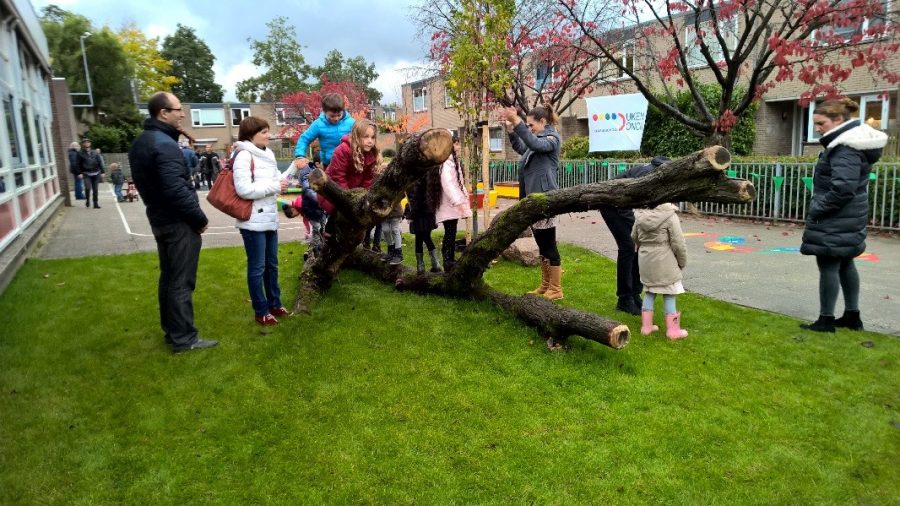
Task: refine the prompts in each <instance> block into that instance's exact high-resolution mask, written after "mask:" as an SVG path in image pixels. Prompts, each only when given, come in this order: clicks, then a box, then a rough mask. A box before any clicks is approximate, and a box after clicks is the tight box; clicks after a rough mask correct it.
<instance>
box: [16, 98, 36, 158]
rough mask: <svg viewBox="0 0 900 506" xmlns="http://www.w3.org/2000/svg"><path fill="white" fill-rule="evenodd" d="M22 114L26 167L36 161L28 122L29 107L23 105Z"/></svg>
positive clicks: (20, 111)
mask: <svg viewBox="0 0 900 506" xmlns="http://www.w3.org/2000/svg"><path fill="white" fill-rule="evenodd" d="M19 113H20V114H21V118H20V119H21V120H22V127H23V128H24V129H25V132H24V133H25V135H24V136H23V137H24V138H23V139H22V142H23V143H24V144H25V159H24V162H25V165H29V164H31V163H33V162H34V161H35V159H34V144H32V143H31V123H29V122H28V105H26V104H24V103H23V104H22V108H21V109H20V110H19Z"/></svg>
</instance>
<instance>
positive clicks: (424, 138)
mask: <svg viewBox="0 0 900 506" xmlns="http://www.w3.org/2000/svg"><path fill="white" fill-rule="evenodd" d="M451 149H452V144H451V139H450V135H449V134H448V133H447V132H446V131H444V130H440V129H435V130H429V131H427V132H425V133H422V134H417V135H414V136H412V137H411V138H410V139H409V140H408V141H407V142H406V143H405V144H404V145H403V146H402V147H401V149H400V152H399V153H398V155H397V158H395V159H394V160H393V161H392V162H391V164H390V165H389V166H388V168H387V170H386V171H385V173H384V174H383V175H382V176H381V177H380V178H379V179H378V180H377V181H376V182H375V183H374V184H373V185H372V188H371V189H370V190H369V191H368V192H364V191H362V190H352V191H347V190H343V189H341V188H339V187H338V186H337V185H336V184H334V182H332V181H329V180H328V178H327V177H326V176H325V175H324V174H323V173H322V172H321V171H317V172H316V173H315V174H314V176H313V177H312V178H311V181H310V182H311V183H312V185H313V187H314V188H315V189H316V190H317V191H319V193H320V194H322V195H323V196H325V197H326V198H328V199H329V200H331V201H332V202H333V203H335V205H336V208H337V212H336V213H335V215H334V216H332V217H331V218H330V220H329V221H330V222H329V232H330V236H329V237H328V238H327V240H326V242H325V246H324V248H323V252H322V254H321V255H319V256H318V257H317V258H313V259H311V260H310V261H307V262H306V263H305V265H304V267H303V271H302V273H301V275H300V281H301V282H300V291H299V293H298V296H297V300H296V302H295V304H294V311H295V312H303V313H309V312H310V311H311V310H312V307H313V304H314V302H315V301H316V299H317V298H318V297H319V296H320V294H321V293H322V292H323V291H324V290H327V289H328V288H329V287H330V286H331V283H332V282H333V280H334V277H335V276H336V275H337V272H338V271H339V270H340V269H341V268H342V267H343V266H348V267H356V268H359V269H362V270H364V271H366V272H368V273H370V274H372V275H374V276H375V277H377V278H379V279H382V280H383V281H386V282H389V283H392V284H394V286H396V287H397V288H398V289H400V290H411V291H416V292H421V293H432V294H437V295H444V296H452V297H466V298H474V299H481V300H490V301H492V302H494V303H495V304H498V305H500V306H501V307H503V308H504V309H506V310H507V311H510V312H512V313H514V314H516V315H517V316H518V317H519V318H521V319H522V320H524V321H525V322H527V323H529V324H530V325H532V326H535V327H537V328H538V329H539V330H540V331H541V332H542V333H543V334H544V335H545V336H548V337H553V338H556V339H564V338H566V337H568V336H570V335H581V336H583V337H586V338H588V339H591V340H594V341H597V342H600V343H603V344H605V345H607V346H611V347H613V348H616V349H619V348H621V347H623V346H625V344H627V342H628V338H629V335H630V334H629V330H628V328H627V326H625V325H622V324H621V323H619V322H616V321H613V320H609V319H607V318H604V317H601V316H598V315H593V314H590V313H584V312H581V311H577V310H573V309H568V308H563V307H560V306H558V305H555V304H553V303H552V302H549V301H547V300H545V299H542V298H540V297H535V296H530V295H529V296H519V297H517V296H513V295H509V294H505V293H502V292H498V291H496V290H494V289H493V288H491V287H490V286H488V285H486V284H485V283H484V281H483V279H482V276H483V275H484V271H485V269H487V267H488V266H489V265H490V263H491V261H492V260H494V259H495V258H496V257H497V256H499V255H500V253H501V252H502V251H503V250H504V249H505V248H506V247H507V246H509V245H510V244H511V243H512V242H513V241H514V240H515V239H516V238H517V237H518V236H519V235H520V234H521V233H522V232H523V231H524V230H525V229H526V228H528V227H529V226H530V225H531V224H532V223H534V222H536V221H538V220H541V219H546V218H549V217H552V216H556V215H559V214H564V213H571V212H582V211H589V210H592V209H597V208H599V207H600V206H603V205H611V206H615V207H623V208H628V207H652V206H656V205H658V204H660V203H663V202H680V201H692V202H719V203H729V204H742V203H748V202H750V201H751V200H752V199H753V197H754V193H755V191H754V188H753V185H752V184H751V183H750V182H749V181H746V180H738V179H729V178H728V177H726V176H725V169H727V168H728V167H729V166H730V163H731V156H730V154H729V153H728V151H727V150H726V149H725V148H722V147H720V146H714V147H711V148H707V149H705V150H703V151H699V152H697V153H694V154H693V155H690V156H687V157H684V158H680V159H678V160H673V161H671V162H669V163H667V164H665V165H663V166H662V167H659V168H657V169H655V170H654V171H652V172H651V173H650V174H649V175H647V176H644V177H642V178H637V179H617V180H611V181H604V182H602V183H595V184H590V185H582V186H576V187H574V188H567V189H562V190H554V191H551V192H547V193H541V194H532V195H530V196H529V197H528V198H525V199H523V200H521V201H519V202H518V203H517V204H516V205H514V206H512V207H511V208H509V209H507V210H506V211H504V212H502V213H501V214H500V215H498V216H497V218H496V220H494V222H493V224H492V225H491V226H490V227H489V228H488V229H487V230H486V231H485V232H484V233H483V234H481V235H480V236H479V237H478V238H476V239H475V241H474V242H473V243H472V244H470V245H469V246H468V247H467V248H466V250H465V251H463V252H462V254H461V256H460V258H459V260H458V261H457V263H456V265H455V266H454V267H453V268H452V269H451V270H450V272H447V273H441V274H432V273H424V274H416V273H415V272H413V271H412V270H409V269H406V268H404V267H403V266H388V265H386V264H384V263H383V262H381V261H380V259H379V257H378V255H376V254H374V253H372V252H365V251H363V250H361V249H358V250H357V246H358V245H359V244H360V243H361V242H362V239H363V236H364V234H365V230H366V229H367V228H369V227H371V226H373V225H375V224H378V223H380V222H381V221H382V219H383V218H384V216H386V215H387V214H388V213H389V212H390V210H391V208H392V207H393V205H394V204H395V203H396V202H398V201H399V200H400V199H402V198H403V195H404V193H405V192H406V191H407V190H408V189H410V188H411V187H412V185H413V184H415V182H416V181H417V180H418V179H419V178H420V177H422V176H424V174H425V173H426V172H427V171H428V170H430V169H432V168H433V167H435V166H437V165H439V164H441V163H443V161H444V160H446V158H447V157H448V156H449V154H450V150H451Z"/></svg>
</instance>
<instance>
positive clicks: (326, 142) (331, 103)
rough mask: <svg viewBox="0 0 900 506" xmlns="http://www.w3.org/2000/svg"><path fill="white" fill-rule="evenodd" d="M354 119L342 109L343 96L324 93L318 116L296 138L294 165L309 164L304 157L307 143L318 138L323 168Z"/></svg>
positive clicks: (300, 166) (329, 161) (303, 165)
mask: <svg viewBox="0 0 900 506" xmlns="http://www.w3.org/2000/svg"><path fill="white" fill-rule="evenodd" d="M354 122H355V120H354V119H353V116H350V114H349V113H347V111H345V110H344V97H342V96H341V95H340V94H338V93H326V94H325V96H324V97H322V112H321V113H320V114H319V117H318V118H316V120H315V121H313V122H312V124H311V125H309V128H307V129H306V131H305V132H303V135H301V136H300V138H299V139H297V147H296V148H294V157H296V159H295V160H294V166H296V167H297V169H302V168H304V167H306V166H307V165H309V160H307V159H306V155H307V151H308V150H309V145H310V144H312V143H313V141H315V140H316V139H319V148H320V151H319V156H320V157H321V160H322V165H323V167H322V168H323V169H324V168H325V167H327V166H328V164H329V163H331V154H332V153H334V149H335V148H336V147H338V145H339V144H340V143H341V138H342V137H343V136H345V135H347V134H349V133H350V130H352V129H353V123H354Z"/></svg>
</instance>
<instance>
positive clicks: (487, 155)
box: [475, 124, 491, 230]
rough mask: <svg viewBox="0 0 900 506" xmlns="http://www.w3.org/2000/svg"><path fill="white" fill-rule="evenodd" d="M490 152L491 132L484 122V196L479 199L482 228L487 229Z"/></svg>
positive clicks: (482, 165) (482, 153) (482, 170)
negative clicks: (482, 220)
mask: <svg viewBox="0 0 900 506" xmlns="http://www.w3.org/2000/svg"><path fill="white" fill-rule="evenodd" d="M490 153H491V133H490V129H489V128H488V126H487V125H486V124H485V125H484V126H482V127H481V185H482V186H483V187H484V188H483V190H484V198H482V199H481V201H482V202H484V207H482V209H484V229H485V230H487V229H488V227H490V226H491V206H490V199H489V198H488V197H490V195H491V170H490V164H489V158H490ZM475 205H476V206H477V205H478V195H475Z"/></svg>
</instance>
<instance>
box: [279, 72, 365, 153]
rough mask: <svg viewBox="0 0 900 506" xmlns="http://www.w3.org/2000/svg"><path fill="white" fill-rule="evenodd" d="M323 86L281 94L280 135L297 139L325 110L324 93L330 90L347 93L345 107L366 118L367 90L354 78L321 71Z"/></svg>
mask: <svg viewBox="0 0 900 506" xmlns="http://www.w3.org/2000/svg"><path fill="white" fill-rule="evenodd" d="M319 79H320V82H321V86H320V87H319V89H316V90H312V91H298V92H296V93H291V94H289V95H285V96H284V97H282V99H281V102H282V104H283V106H284V123H285V125H284V126H283V127H282V128H281V132H280V135H281V136H283V137H290V138H291V139H292V140H293V141H294V142H296V141H297V137H299V136H300V134H302V133H303V132H304V131H305V130H306V129H307V128H308V127H309V124H310V123H312V122H313V121H314V120H315V119H316V118H318V117H319V113H321V112H322V97H323V96H325V95H326V94H328V93H338V94H339V95H341V96H342V97H344V109H345V110H346V111H347V112H348V113H349V114H350V115H352V116H353V117H355V118H364V117H365V116H366V114H367V113H368V112H369V102H368V99H367V97H366V90H365V89H364V88H363V87H362V86H360V85H359V84H357V83H354V82H351V81H330V80H329V79H328V76H326V75H322V76H321V77H320V78H319Z"/></svg>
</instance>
